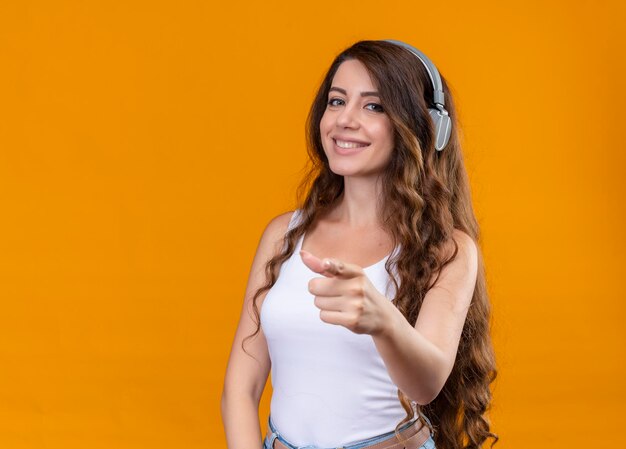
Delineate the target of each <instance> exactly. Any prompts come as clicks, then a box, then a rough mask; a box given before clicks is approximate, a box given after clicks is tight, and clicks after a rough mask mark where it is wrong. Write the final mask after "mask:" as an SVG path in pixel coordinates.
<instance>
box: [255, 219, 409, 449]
mask: <svg viewBox="0 0 626 449" xmlns="http://www.w3.org/2000/svg"><path fill="white" fill-rule="evenodd" d="M299 218H300V210H296V212H295V213H294V214H293V216H292V218H291V221H290V223H289V228H288V229H291V228H292V227H293V226H295V224H296V222H297V220H299ZM303 239H304V236H301V237H300V239H299V240H298V243H297V245H296V249H295V250H294V252H293V254H292V255H291V257H290V258H289V259H288V260H286V261H285V262H284V263H283V265H282V266H281V268H280V272H279V276H278V279H277V280H276V283H275V284H274V285H273V287H272V288H271V289H270V290H269V291H268V293H267V295H266V297H265V299H264V301H263V303H262V306H261V327H262V329H263V333H264V334H265V337H266V340H267V345H268V348H269V355H270V359H271V362H272V369H271V380H272V387H273V395H272V400H271V405H270V413H271V418H272V423H273V424H274V425H275V426H276V429H277V430H278V432H280V433H281V434H282V436H283V437H284V438H285V439H286V440H287V441H289V442H290V443H292V444H294V445H297V446H307V445H314V446H319V447H338V446H343V445H347V444H350V443H353V442H355V441H358V440H362V439H366V438H369V437H372V436H376V435H380V434H382V433H386V432H389V431H391V430H393V429H394V428H395V427H396V425H397V424H398V422H400V421H401V420H402V419H403V418H404V417H405V416H406V413H405V411H404V409H403V408H402V406H401V404H400V401H399V399H398V394H397V386H396V385H395V384H394V383H393V382H392V381H391V379H390V377H389V374H388V372H387V369H386V368H385V365H384V363H383V360H382V358H381V357H380V355H379V354H378V351H377V350H376V346H375V345H374V341H373V339H372V337H371V335H367V334H355V333H353V332H351V331H350V330H348V329H347V328H345V327H343V326H339V325H333V324H328V323H325V322H323V321H322V320H321V319H320V316H319V314H320V309H318V308H317V307H316V306H315V304H313V298H314V295H312V294H311V293H309V291H308V282H309V280H310V279H311V278H314V277H323V275H321V274H318V273H315V272H314V271H311V270H310V269H309V268H308V267H307V266H306V265H304V263H303V262H302V259H301V258H300V255H299V251H300V249H301V247H302V241H303ZM323 256H324V255H321V254H320V255H319V257H323ZM389 257H390V255H388V256H387V257H385V258H384V259H383V260H381V261H379V262H377V263H375V264H373V265H370V266H369V267H365V268H364V270H365V273H366V275H367V277H368V278H369V280H370V281H371V282H372V284H373V285H374V286H375V287H376V289H377V290H378V291H379V292H381V293H383V294H384V295H385V296H386V297H387V298H389V299H390V300H391V299H393V298H394V297H395V292H394V289H393V283H392V282H391V281H390V277H389V275H388V273H387V272H386V271H385V262H386V261H387V259H388V258H389Z"/></svg>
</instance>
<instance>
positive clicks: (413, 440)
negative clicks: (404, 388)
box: [270, 419, 430, 449]
mask: <svg viewBox="0 0 626 449" xmlns="http://www.w3.org/2000/svg"><path fill="white" fill-rule="evenodd" d="M399 433H400V436H401V437H400V439H398V436H397V435H396V434H395V432H393V433H392V434H391V435H390V436H389V438H387V439H384V440H382V441H379V442H377V443H375V444H372V445H370V446H368V445H367V444H363V442H361V444H359V443H352V444H350V445H348V446H346V449H349V448H350V447H352V446H358V447H361V448H363V449H419V448H420V447H421V446H422V445H423V444H424V443H425V442H426V440H428V438H429V437H430V429H429V428H428V426H426V425H424V424H422V423H421V422H420V420H419V419H418V420H416V421H415V422H413V424H411V425H409V426H408V427H406V428H404V429H403V430H401V431H400V432H399ZM366 441H367V440H366ZM270 448H272V449H293V447H292V446H287V445H286V444H284V443H283V442H282V441H280V439H278V438H276V437H275V438H274V440H273V442H272V445H271V446H270ZM338 449H343V448H338Z"/></svg>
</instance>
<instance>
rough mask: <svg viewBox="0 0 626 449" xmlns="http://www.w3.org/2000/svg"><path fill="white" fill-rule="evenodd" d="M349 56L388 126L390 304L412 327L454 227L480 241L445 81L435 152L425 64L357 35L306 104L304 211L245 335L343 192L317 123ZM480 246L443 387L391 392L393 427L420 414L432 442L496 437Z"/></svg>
mask: <svg viewBox="0 0 626 449" xmlns="http://www.w3.org/2000/svg"><path fill="white" fill-rule="evenodd" d="M349 59H356V60H358V61H360V62H361V63H363V64H364V65H365V67H366V68H367V70H368V72H369V75H370V77H371V78H372V82H373V83H374V84H375V86H376V87H377V90H378V92H379V93H380V102H381V105H382V106H383V109H384V111H385V112H386V113H387V114H388V116H389V118H390V120H391V122H392V124H393V128H394V135H395V136H394V138H395V148H394V151H393V152H392V155H391V160H390V162H389V164H388V165H387V167H386V169H385V172H384V173H383V176H384V179H385V182H384V183H382V186H383V198H384V200H383V206H382V208H381V212H380V214H381V216H380V217H379V219H380V222H381V223H382V226H383V228H384V229H385V231H386V232H388V233H389V235H390V236H392V238H393V241H394V243H395V245H396V246H397V245H400V246H401V251H399V252H396V253H394V255H392V257H389V258H388V260H387V262H386V263H385V269H386V270H387V272H388V274H389V275H390V277H391V279H392V282H393V284H394V286H395V290H396V296H395V298H394V299H393V302H394V304H395V305H396V307H397V308H398V309H399V310H400V311H401V312H402V314H403V315H404V316H405V317H406V319H407V320H408V321H409V323H411V324H412V325H415V322H416V320H417V316H418V314H419V311H420V308H421V305H422V301H423V299H424V296H425V295H426V292H427V291H428V290H429V289H430V288H431V287H432V286H433V285H434V284H435V282H436V281H437V279H438V278H439V275H440V273H441V270H442V269H443V267H444V266H446V265H447V264H448V263H449V262H451V261H452V260H453V259H454V257H455V256H456V254H457V252H458V245H457V244H456V242H454V239H452V233H453V230H454V228H457V229H460V230H462V231H464V232H465V233H467V234H468V235H470V236H471V237H472V238H473V239H474V241H475V242H476V243H477V246H478V243H479V237H480V235H479V233H480V231H479V226H478V223H477V220H476V217H475V215H474V211H473V208H472V200H471V192H470V185H469V180H468V177H467V173H466V170H465V166H464V162H463V155H462V151H461V144H460V141H459V122H458V119H457V115H456V111H455V106H454V101H453V98H452V95H451V93H450V90H449V87H448V83H447V82H446V80H445V78H444V77H443V76H441V80H442V83H443V88H444V89H443V90H444V96H445V102H446V109H447V110H448V112H449V115H450V118H451V120H452V124H453V128H452V135H451V137H450V141H449V143H448V144H447V146H446V147H445V148H444V150H443V151H441V152H438V151H436V150H435V147H434V130H433V124H432V122H431V118H430V116H429V113H428V107H429V105H432V104H433V88H432V84H431V81H430V78H429V76H428V73H427V71H426V69H425V68H424V66H423V64H422V63H421V62H420V61H419V60H417V58H416V57H415V55H413V54H412V53H411V52H409V51H408V50H407V49H405V48H403V47H400V46H398V45H395V44H393V43H389V42H385V41H371V40H365V41H360V42H357V43H355V44H354V45H352V46H351V47H349V48H347V49H345V50H344V51H343V52H341V53H340V54H339V55H338V56H337V57H336V58H335V60H334V61H333V62H332V64H331V66H330V68H329V69H328V72H327V73H326V75H325V77H324V79H323V81H322V84H321V86H320V87H319V90H318V91H317V94H316V96H315V99H314V101H313V104H312V106H311V109H310V111H309V115H308V117H307V122H306V136H307V151H308V154H309V158H310V161H309V165H308V167H307V170H306V173H305V176H304V179H303V180H302V182H301V184H300V186H299V187H298V189H297V203H298V208H299V209H301V212H302V216H301V218H300V220H299V221H298V224H296V225H295V226H294V227H292V228H291V229H290V230H289V231H287V232H286V234H285V237H284V240H283V248H282V250H281V252H280V253H279V254H277V255H275V256H274V257H273V258H272V259H271V260H269V261H268V263H267V264H266V266H265V274H266V279H267V282H266V284H265V285H264V286H262V287H261V288H259V289H258V290H257V291H256V293H255V295H254V297H253V305H254V314H255V319H256V322H257V328H256V331H255V332H254V333H253V334H252V335H250V336H248V337H247V338H251V337H253V336H255V335H256V334H258V332H259V330H260V326H261V325H260V319H259V317H260V313H259V305H258V304H257V299H258V298H259V296H260V295H262V294H263V293H264V292H266V291H267V290H269V289H270V288H271V287H272V286H273V285H274V283H275V282H276V279H277V277H278V273H279V271H280V267H281V265H282V263H283V262H285V261H286V260H287V259H288V258H289V257H290V256H291V255H292V253H293V251H294V249H295V247H296V244H297V241H298V239H299V238H300V237H301V236H302V235H303V234H304V233H305V232H306V231H307V230H308V229H309V228H310V227H311V226H312V225H313V224H314V223H315V222H316V220H317V219H319V218H321V217H323V216H325V215H326V214H327V213H328V212H329V211H330V210H332V208H333V207H334V206H335V205H336V203H337V201H338V199H339V198H340V195H341V194H342V192H343V177H342V176H339V175H336V174H335V173H333V172H332V171H331V169H330V167H329V163H328V159H327V158H326V155H325V153H324V149H323V147H322V141H321V136H320V121H321V119H322V115H323V114H324V111H325V109H326V107H327V102H328V92H329V88H330V86H331V83H332V80H333V77H334V75H335V73H336V71H337V69H338V68H339V66H340V64H341V63H342V62H344V61H346V60H349ZM450 241H452V242H454V248H455V249H454V252H453V254H452V256H450V257H448V256H449V251H446V250H445V248H446V243H447V242H448V244H449V242H450ZM448 248H449V247H448ZM478 253H479V254H478V278H477V281H476V286H475V289H474V293H473V296H472V301H471V305H470V307H469V311H468V313H467V318H466V321H465V323H464V326H463V331H462V335H461V340H460V343H459V346H458V350H457V355H456V360H455V363H454V367H453V369H452V372H451V374H450V376H449V378H448V379H447V381H446V383H445V385H444V387H443V389H442V390H441V392H440V393H439V395H438V396H437V397H436V398H435V399H434V400H433V401H432V402H430V403H429V404H427V405H419V404H417V403H415V402H413V401H411V400H410V399H409V398H408V397H407V396H406V395H405V394H404V393H403V392H401V391H400V390H398V398H399V400H400V402H401V403H402V406H403V408H404V409H405V411H406V417H405V418H404V419H403V420H402V421H401V422H400V423H398V426H397V427H396V430H397V429H398V428H400V426H402V425H403V424H404V423H407V422H409V421H410V420H412V419H414V418H415V417H416V415H417V417H418V419H419V420H420V421H421V422H422V423H423V424H424V425H427V426H428V427H429V428H430V430H431V432H432V434H433V438H434V440H435V445H436V447H437V448H438V449H474V448H480V447H482V444H483V442H484V441H485V440H486V439H487V438H493V439H494V441H493V442H492V443H491V447H493V445H494V444H495V443H496V442H497V441H498V439H499V437H498V436H497V435H496V434H494V433H492V432H491V431H490V423H489V420H488V419H487V417H486V412H487V411H488V410H489V409H490V408H491V399H492V394H491V391H490V387H489V386H490V384H491V383H492V382H493V381H494V380H495V378H496V374H497V371H496V365H495V354H494V351H493V346H492V342H491V336H490V314H491V307H490V303H489V297H488V293H487V287H486V282H485V271H484V265H483V260H482V254H481V251H480V247H479V251H478ZM393 266H395V268H396V272H397V274H398V276H399V279H397V278H396V276H395V274H394V272H393V270H392V267H393ZM244 343H245V341H244ZM424 415H426V416H427V417H428V418H429V419H430V421H431V423H432V425H430V424H429V423H428V422H427V421H426V420H425V419H424Z"/></svg>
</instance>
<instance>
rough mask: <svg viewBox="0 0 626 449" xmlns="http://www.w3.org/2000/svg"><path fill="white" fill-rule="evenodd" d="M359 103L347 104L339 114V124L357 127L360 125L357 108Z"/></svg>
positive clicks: (343, 126) (344, 126) (346, 126)
mask: <svg viewBox="0 0 626 449" xmlns="http://www.w3.org/2000/svg"><path fill="white" fill-rule="evenodd" d="M357 107H358V105H350V104H346V106H345V107H344V108H342V109H341V111H340V112H339V115H338V116H337V125H338V126H340V127H342V128H356V127H358V126H359V124H358V117H357V111H356V108H357Z"/></svg>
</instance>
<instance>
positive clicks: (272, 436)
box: [264, 416, 432, 449]
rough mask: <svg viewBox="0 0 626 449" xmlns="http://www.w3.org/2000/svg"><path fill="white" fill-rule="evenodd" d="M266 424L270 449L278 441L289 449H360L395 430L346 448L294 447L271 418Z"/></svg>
mask: <svg viewBox="0 0 626 449" xmlns="http://www.w3.org/2000/svg"><path fill="white" fill-rule="evenodd" d="M424 418H425V419H426V421H428V424H431V425H432V423H431V422H430V420H429V419H428V418H427V417H426V416H424ZM418 419H419V418H415V419H413V420H411V421H409V422H408V423H406V424H404V425H403V426H402V427H400V429H399V431H400V432H402V431H403V430H405V429H407V428H408V427H411V425H413V424H414V423H415V421H417V420H418ZM268 424H269V430H270V432H271V433H270V434H269V435H267V436H266V437H265V441H266V442H267V445H268V446H269V448H270V449H271V448H272V447H273V445H274V441H275V440H279V441H280V442H281V443H283V444H284V445H285V446H287V447H288V448H290V449H361V448H365V447H367V446H370V445H372V444H376V443H380V442H381V441H384V440H386V439H387V438H389V437H391V436H392V435H394V434H395V433H396V431H395V430H392V431H389V432H387V433H383V434H382V435H377V436H375V437H371V438H367V439H365V440H361V441H357V442H356V443H352V444H348V445H346V446H341V447H340V448H319V447H317V446H295V445H293V444H291V443H290V442H288V441H287V440H285V439H284V438H283V436H282V435H281V434H280V432H278V430H276V427H275V426H274V423H273V422H272V417H271V416H270V417H269V419H268ZM264 447H265V446H264Z"/></svg>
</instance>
